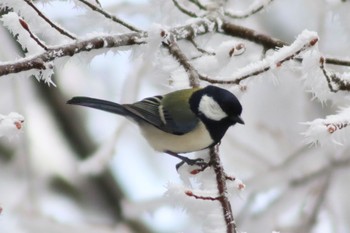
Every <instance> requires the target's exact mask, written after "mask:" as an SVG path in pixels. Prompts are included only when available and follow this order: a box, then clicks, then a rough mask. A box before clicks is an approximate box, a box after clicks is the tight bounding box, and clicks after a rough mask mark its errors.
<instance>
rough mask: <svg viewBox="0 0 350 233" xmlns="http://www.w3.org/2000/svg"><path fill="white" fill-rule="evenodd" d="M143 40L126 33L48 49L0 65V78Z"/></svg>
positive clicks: (140, 42)
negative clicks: (62, 58) (68, 58)
mask: <svg viewBox="0 0 350 233" xmlns="http://www.w3.org/2000/svg"><path fill="white" fill-rule="evenodd" d="M143 39H144V37H142V34H140V33H127V34H122V35H115V36H97V37H94V38H91V39H87V40H82V41H78V42H74V43H70V44H66V45H63V46H58V47H55V48H48V50H47V51H46V52H44V53H41V54H39V55H36V56H33V57H27V58H23V59H19V60H17V61H15V62H6V63H0V76H2V75H6V74H10V73H18V72H21V71H27V70H31V69H37V70H45V69H46V63H47V62H50V61H53V60H55V59H56V58H59V57H65V56H73V55H75V54H77V53H80V52H84V51H91V50H94V49H101V48H116V47H121V46H128V45H134V44H142V43H144V41H143Z"/></svg>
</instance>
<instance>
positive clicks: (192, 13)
mask: <svg viewBox="0 0 350 233" xmlns="http://www.w3.org/2000/svg"><path fill="white" fill-rule="evenodd" d="M173 3H174V5H175V6H176V8H177V9H179V10H180V11H181V12H182V13H184V14H186V15H188V16H190V17H192V18H198V15H197V14H196V13H194V12H192V11H190V10H188V9H186V8H185V7H184V6H182V5H181V4H180V3H179V2H178V1H177V0H173Z"/></svg>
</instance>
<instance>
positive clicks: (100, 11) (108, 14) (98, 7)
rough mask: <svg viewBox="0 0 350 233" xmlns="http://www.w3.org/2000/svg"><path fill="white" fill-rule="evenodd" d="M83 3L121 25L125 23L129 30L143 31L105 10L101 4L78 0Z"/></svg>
mask: <svg viewBox="0 0 350 233" xmlns="http://www.w3.org/2000/svg"><path fill="white" fill-rule="evenodd" d="M78 1H80V2H82V3H84V4H85V5H86V6H88V7H89V8H90V9H91V10H93V11H96V12H98V13H100V14H102V15H103V16H104V17H106V18H108V19H111V20H112V21H114V22H116V23H118V24H120V25H123V26H124V27H126V28H128V29H129V30H131V31H134V32H142V30H140V29H138V28H136V27H134V26H132V25H130V24H128V23H127V22H125V21H123V20H121V19H119V18H117V17H116V16H114V15H112V14H110V13H108V12H107V11H105V10H103V9H102V8H101V7H100V6H96V5H94V4H91V3H90V2H88V1H86V0H78Z"/></svg>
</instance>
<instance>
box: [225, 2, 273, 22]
mask: <svg viewBox="0 0 350 233" xmlns="http://www.w3.org/2000/svg"><path fill="white" fill-rule="evenodd" d="M272 1H273V0H255V2H253V3H252V4H251V5H250V6H249V7H248V8H247V9H246V10H245V11H233V10H225V15H226V16H229V17H230V18H233V19H244V18H248V17H249V16H251V15H253V14H255V13H258V12H259V11H261V10H262V9H264V8H265V7H266V6H267V5H269V4H270V3H271V2H272Z"/></svg>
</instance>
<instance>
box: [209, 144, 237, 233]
mask: <svg viewBox="0 0 350 233" xmlns="http://www.w3.org/2000/svg"><path fill="white" fill-rule="evenodd" d="M218 150H219V146H218V145H216V146H213V147H211V148H210V152H209V153H210V154H209V155H210V164H211V167H212V168H213V170H214V173H215V175H216V183H217V188H218V192H219V196H218V197H217V199H218V200H219V202H220V204H221V207H222V211H223V215H224V218H225V222H226V226H227V228H226V229H227V230H226V232H227V233H236V232H237V226H236V224H235V220H234V217H233V213H232V208H231V203H230V201H229V199H228V197H227V186H226V174H225V172H224V168H223V166H222V164H221V161H220V156H219V153H218Z"/></svg>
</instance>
